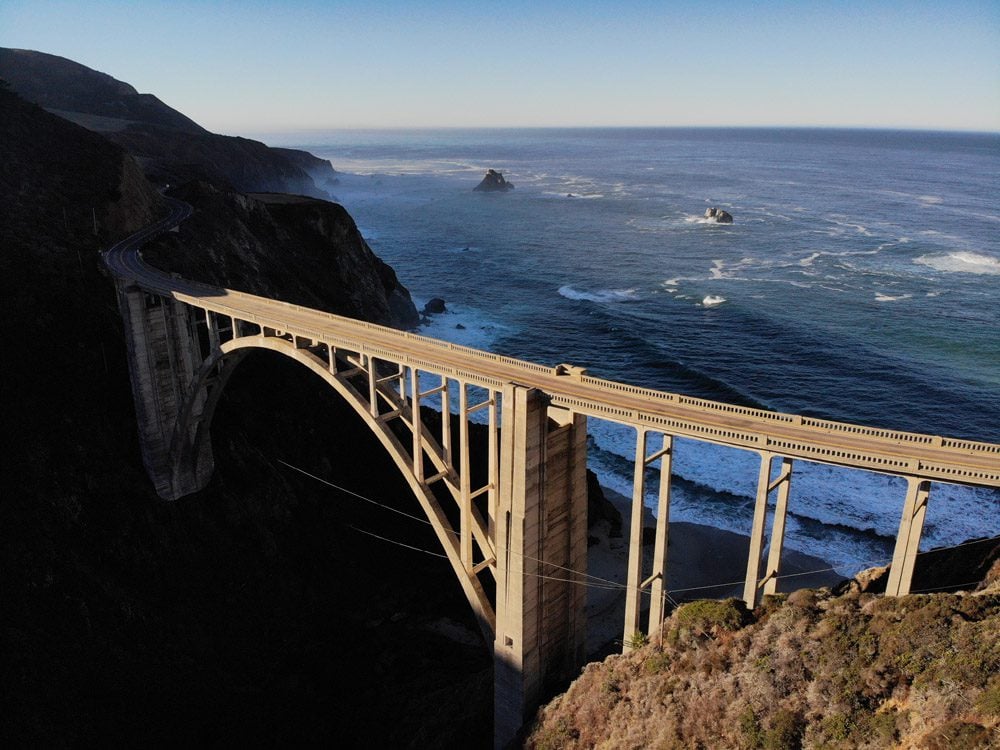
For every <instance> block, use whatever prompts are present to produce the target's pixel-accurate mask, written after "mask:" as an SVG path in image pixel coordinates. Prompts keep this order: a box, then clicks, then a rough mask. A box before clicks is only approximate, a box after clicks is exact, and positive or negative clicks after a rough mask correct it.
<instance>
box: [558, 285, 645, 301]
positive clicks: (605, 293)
mask: <svg viewBox="0 0 1000 750" xmlns="http://www.w3.org/2000/svg"><path fill="white" fill-rule="evenodd" d="M559 294H560V295H561V296H563V297H565V298H566V299H572V300H585V301H587V302H624V301H625V300H630V299H635V296H636V290H635V289H599V290H597V291H596V292H585V291H580V290H579V289H574V288H573V287H571V286H569V285H568V284H567V285H565V286H561V287H559Z"/></svg>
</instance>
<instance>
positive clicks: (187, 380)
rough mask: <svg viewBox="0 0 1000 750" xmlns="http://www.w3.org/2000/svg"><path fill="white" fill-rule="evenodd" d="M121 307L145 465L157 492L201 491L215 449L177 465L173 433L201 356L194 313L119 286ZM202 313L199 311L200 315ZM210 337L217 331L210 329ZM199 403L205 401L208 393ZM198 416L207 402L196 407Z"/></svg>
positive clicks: (175, 495)
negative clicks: (184, 463) (173, 452)
mask: <svg viewBox="0 0 1000 750" xmlns="http://www.w3.org/2000/svg"><path fill="white" fill-rule="evenodd" d="M118 308H119V310H120V312H121V315H122V321H123V324H124V327H125V342H126V349H127V353H128V363H129V376H130V380H131V382H132V395H133V398H134V401H135V410H136V418H137V421H138V428H139V430H138V432H139V445H140V448H141V451H142V460H143V464H144V465H145V467H146V472H147V473H148V474H149V477H150V479H151V480H152V482H153V485H154V486H155V488H156V493H157V494H158V495H159V496H160V497H162V498H163V499H165V500H176V499H177V498H179V497H183V496H184V495H189V494H191V493H192V492H197V491H198V490H200V489H202V488H203V487H204V486H205V484H206V483H207V482H208V480H209V479H210V478H211V475H212V470H213V467H214V465H213V461H212V456H211V450H210V449H209V450H207V451H202V453H204V454H205V455H201V456H198V457H197V458H198V460H197V461H195V460H192V461H190V462H187V463H188V465H187V466H184V465H181V466H179V467H178V466H175V462H174V460H173V457H172V453H171V451H172V446H173V445H174V433H175V430H176V427H177V419H178V415H179V414H180V413H181V411H182V406H183V405H184V404H185V401H186V400H187V398H188V396H189V391H190V389H191V388H192V386H193V384H194V382H195V375H196V373H197V372H198V368H199V366H200V364H201V361H202V357H201V351H200V346H199V343H198V337H197V332H196V330H195V327H194V326H195V322H194V319H193V314H194V313H195V312H196V311H197V309H196V308H191V307H189V306H187V305H185V304H182V303H180V302H177V301H175V300H174V299H172V298H169V297H161V296H159V295H156V294H152V293H150V292H145V291H143V290H142V289H140V288H138V287H135V286H130V285H127V284H126V283H125V282H124V281H119V282H118ZM197 312H200V311H197ZM209 333H210V335H212V334H214V335H215V336H217V334H216V333H215V329H214V328H213V327H212V326H211V325H210V326H209ZM200 400H201V401H202V402H204V394H201V396H200ZM195 406H196V407H197V409H198V411H200V410H201V407H202V406H203V403H200V404H196V405H195Z"/></svg>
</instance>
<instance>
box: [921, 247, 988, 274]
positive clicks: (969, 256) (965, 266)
mask: <svg viewBox="0 0 1000 750" xmlns="http://www.w3.org/2000/svg"><path fill="white" fill-rule="evenodd" d="M916 262H917V263H920V264H922V265H925V266H929V267H931V268H933V269H934V270H935V271H944V272H945V273H975V274H988V275H991V276H996V275H1000V258H994V257H993V256H992V255H983V254H982V253H973V252H968V251H961V252H957V253H948V254H946V255H921V256H920V257H919V258H917V259H916Z"/></svg>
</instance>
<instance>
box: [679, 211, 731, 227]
mask: <svg viewBox="0 0 1000 750" xmlns="http://www.w3.org/2000/svg"><path fill="white" fill-rule="evenodd" d="M684 221H685V222H687V223H688V224H717V225H718V226H721V227H728V226H732V225H731V224H719V222H717V221H716V220H715V219H714V218H708V217H706V216H702V215H701V214H689V215H687V216H685V217H684Z"/></svg>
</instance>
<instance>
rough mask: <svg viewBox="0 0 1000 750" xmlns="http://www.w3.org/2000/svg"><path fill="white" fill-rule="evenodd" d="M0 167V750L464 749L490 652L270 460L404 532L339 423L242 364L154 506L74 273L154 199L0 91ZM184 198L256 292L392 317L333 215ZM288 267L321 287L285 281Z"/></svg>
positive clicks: (377, 266) (100, 308)
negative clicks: (172, 486)
mask: <svg viewBox="0 0 1000 750" xmlns="http://www.w3.org/2000/svg"><path fill="white" fill-rule="evenodd" d="M0 163H2V164H3V165H4V168H3V170H0V202H2V205H3V206H4V210H3V212H2V214H0V217H2V218H0V300H2V301H3V315H4V320H5V323H6V331H7V341H8V347H9V348H8V350H7V354H6V355H5V356H4V357H3V360H2V361H3V365H2V373H3V380H4V383H5V387H4V389H3V395H2V398H0V419H2V421H3V425H4V430H3V441H4V445H3V455H4V472H3V476H2V479H0V498H2V501H0V570H2V575H0V602H2V605H0V651H2V652H3V653H4V655H5V656H4V659H3V667H2V669H0V705H2V706H3V710H2V711H0V745H2V746H4V747H25V746H29V747H31V746H34V747H59V746H81V745H82V746H97V745H106V744H108V743H109V742H110V743H113V744H115V745H124V746H140V745H141V746H150V745H153V746H163V745H167V746H178V745H204V744H226V745H245V746H259V745H274V744H285V745H287V744H311V745H317V744H333V743H336V744H337V745H338V746H341V747H361V746H366V747H370V746H373V745H376V746H396V747H408V746H410V747H470V746H473V747H475V746H479V747H485V746H488V745H489V743H490V737H491V733H492V722H491V717H492V702H491V701H492V693H491V685H492V670H491V661H490V657H489V651H488V649H487V648H486V646H485V645H484V644H483V643H482V641H481V638H480V636H479V634H478V631H477V629H476V624H475V621H474V620H473V618H472V616H471V612H470V610H469V607H468V604H467V603H466V601H465V598H464V596H463V595H462V592H461V589H460V587H459V586H458V583H457V582H456V581H455V579H454V575H453V573H452V572H451V569H450V567H449V566H448V564H447V563H446V562H445V561H442V560H440V559H439V558H435V557H432V556H429V555H425V554H423V553H419V552H414V551H412V550H407V549H403V548H400V547H396V546H394V545H392V544H389V543H386V542H382V541H379V540H375V539H373V538H372V537H370V536H367V535H366V534H365V533H363V532H364V531H370V532H375V533H378V534H380V535H382V536H385V537H388V538H390V539H398V540H403V541H406V542H407V543H410V544H414V545H416V546H420V547H424V548H427V549H434V548H435V544H436V542H435V540H434V538H433V535H432V534H431V533H430V532H429V531H428V530H427V529H428V527H426V526H425V525H423V524H418V523H416V522H414V521H412V520H411V519H408V518H405V517H402V516H398V515H396V514H393V513H389V512H386V511H384V510H382V509H381V508H379V507H378V506H374V505H370V504H368V503H364V502H362V501H359V500H357V499H356V498H352V496H351V495H348V494H346V493H343V492H339V491H336V490H334V489H332V488H330V487H328V486H326V485H323V484H321V483H319V482H317V481H316V480H313V479H309V478H308V477H305V476H304V475H302V474H300V473H298V472H295V471H293V470H291V469H289V468H288V467H286V466H284V465H283V464H281V463H280V460H285V461H289V462H291V463H294V464H295V465H297V466H302V467H303V468H305V469H307V470H309V471H311V472H313V473H315V474H317V475H319V476H322V477H323V478H325V479H328V480H331V481H336V482H337V483H338V484H340V485H342V486H345V487H349V488H351V489H353V490H355V491H359V492H362V493H364V494H365V495H366V496H368V497H371V498H374V499H377V500H378V501H379V502H381V503H384V504H388V505H391V506H394V507H398V508H400V509H404V510H407V511H408V512H419V511H418V509H417V507H416V501H415V500H413V499H412V495H411V494H410V493H409V492H408V490H407V488H406V485H405V483H403V482H402V481H401V480H400V478H399V476H398V474H397V472H396V470H395V468H394V467H393V465H392V464H391V462H390V461H389V460H388V458H387V457H386V456H385V454H384V451H382V450H381V449H380V448H379V447H378V446H377V441H375V439H374V438H373V437H372V436H371V434H370V433H369V432H368V431H367V429H365V428H364V427H363V426H362V424H361V423H360V420H359V419H358V418H357V416H356V415H354V414H353V412H351V411H350V410H349V409H348V408H346V407H345V406H344V404H343V403H341V402H340V401H339V400H338V399H336V398H334V396H333V394H332V392H330V391H329V390H328V389H326V388H323V387H321V386H320V384H319V383H318V382H317V381H315V379H314V378H313V376H312V375H310V374H309V373H307V372H306V371H304V370H303V369H302V368H299V367H295V366H293V365H291V364H290V363H287V362H286V361H285V360H282V359H280V358H276V357H273V356H272V357H269V356H267V355H266V354H260V355H255V356H252V357H250V358H248V360H247V361H246V362H245V363H244V364H242V365H241V367H240V369H239V370H238V371H237V372H236V373H235V374H234V376H233V379H232V381H231V382H230V384H229V386H228V387H227V391H226V393H225V395H224V396H223V399H222V401H221V403H220V405H219V410H218V412H217V414H216V419H215V422H214V426H213V439H214V440H213V442H214V446H215V455H216V466H217V470H216V474H215V477H214V478H213V481H212V483H211V484H210V486H209V487H208V488H207V489H206V490H205V491H203V492H201V493H199V494H198V495H196V496H192V497H188V498H184V499H182V500H180V501H177V502H174V503H166V502H163V501H161V500H159V499H158V498H157V497H156V495H155V493H154V491H153V489H152V486H151V485H150V482H149V480H148V478H147V477H146V475H145V472H144V471H143V468H142V461H141V458H140V456H139V450H138V440H137V437H136V434H135V430H136V422H135V414H134V407H133V404H132V397H131V391H130V385H129V377H128V371H127V368H126V363H125V342H124V338H123V336H122V330H121V321H120V318H119V314H118V311H117V307H116V303H115V297H114V291H113V286H112V283H111V281H110V279H108V278H107V277H106V275H105V273H104V271H103V269H102V266H101V262H100V256H99V249H100V248H102V247H106V246H108V245H109V244H110V243H111V242H113V241H114V240H115V239H117V238H119V237H120V236H122V235H125V234H128V233H129V232H131V231H133V230H135V229H137V228H139V227H141V226H143V225H145V224H147V223H149V222H150V221H151V220H153V219H155V218H157V217H159V216H160V215H161V214H162V212H163V207H162V206H161V201H160V198H159V195H158V194H157V192H156V191H155V190H154V189H153V188H152V187H151V186H150V185H149V184H148V183H147V182H146V181H145V179H144V178H143V177H142V174H141V172H140V170H139V169H138V167H137V166H136V164H135V163H134V162H133V161H132V159H131V158H130V157H129V156H128V155H127V154H126V153H125V152H123V151H122V150H121V148H120V147H118V146H116V145H114V144H112V143H110V142H108V141H106V140H105V139H103V138H102V137H101V136H99V135H98V134H95V133H93V132H91V131H88V130H85V129H83V128H81V127H78V126H77V125H74V124H72V123H70V122H67V121H66V120H64V119H61V118H58V117H55V116H53V115H51V114H49V113H47V112H45V111H43V110H42V109H40V108H39V107H37V106H35V105H33V104H28V103H26V102H24V101H22V100H21V99H19V98H18V97H16V96H15V95H13V94H11V93H9V92H8V91H7V90H6V89H3V90H0ZM192 190H195V191H198V190H204V191H205V194H204V196H203V198H202V202H201V203H200V204H199V201H198V200H196V201H195V203H196V214H195V216H194V217H193V218H192V219H191V223H190V226H189V227H185V229H184V237H185V239H186V240H189V241H190V242H191V243H192V246H194V247H205V248H208V247H214V246H216V243H218V244H219V245H221V246H225V247H230V248H231V247H233V246H234V245H238V244H239V243H242V242H243V241H246V242H248V243H250V244H251V245H253V246H254V247H267V246H269V244H270V243H272V242H278V241H280V240H281V238H285V244H284V245H281V244H280V243H279V245H278V247H279V248H280V251H281V253H283V255H282V256H281V257H280V258H278V259H276V260H275V261H274V262H275V263H276V264H279V265H282V264H283V266H284V268H285V269H286V274H287V275H288V277H290V278H288V279H285V280H284V281H283V280H281V279H278V280H263V279H261V280H259V281H260V283H268V284H271V285H273V286H276V287H281V288H282V289H283V290H284V291H285V292H287V293H288V294H290V295H294V294H298V293H303V294H308V295H309V296H308V299H310V300H315V301H316V303H317V304H320V305H321V306H328V307H333V306H337V305H339V306H340V308H339V309H341V310H342V311H344V312H347V313H348V314H353V315H355V316H356V317H377V318H380V319H382V320H397V322H399V321H400V320H402V319H403V317H405V315H406V314H411V315H412V314H413V311H412V304H411V303H409V307H407V302H408V296H407V295H405V289H403V288H402V287H401V286H398V283H397V282H395V276H394V274H392V273H391V269H388V267H387V266H384V265H383V264H381V262H380V261H378V259H377V258H375V256H373V255H370V250H368V249H367V247H362V246H361V245H360V244H358V242H356V241H355V240H353V239H351V238H352V237H353V234H354V233H356V228H355V227H354V224H353V221H351V220H350V217H348V216H347V215H346V213H344V212H343V210H342V209H340V208H339V207H335V206H328V205H325V204H324V205H317V206H308V205H307V206H304V207H303V208H301V209H297V210H292V209H290V210H283V209H282V208H280V207H279V208H274V209H273V210H272V208H265V207H264V204H263V203H262V202H260V201H256V200H251V199H243V201H242V204H241V202H240V201H241V198H240V196H238V195H236V194H233V193H230V192H228V191H226V190H224V189H222V188H217V187H213V188H207V187H201V188H199V187H192ZM213 191H215V192H213ZM189 197H190V196H189ZM248 212H249V213H252V214H254V218H252V219H250V218H248V217H249V214H248ZM95 220H96V226H97V230H96V234H95V233H94V223H95ZM244 222H246V223H244ZM320 225H322V231H321V230H320V228H319V226H320ZM304 238H309V247H308V248H307V250H306V251H305V252H306V253H307V254H306V255H304V256H303V257H302V258H299V257H298V256H297V255H296V254H295V253H296V245H297V244H298V243H299V242H300V241H302V240H303V239H304ZM172 242H173V241H172V240H171V239H169V238H168V239H167V240H166V241H165V242H164V247H165V248H167V249H169V246H171V245H172ZM342 242H343V243H347V244H346V245H341V244H339V243H342ZM351 243H353V244H351ZM348 245H349V246H348ZM359 258H361V259H364V258H367V259H368V260H367V261H366V264H360V265H359V264H358V262H357V261H358V259H359ZM241 260H243V261H245V260H246V256H240V260H237V259H231V260H230V261H229V262H230V263H231V267H233V268H235V269H236V270H237V271H241V272H243V271H245V269H242V266H241V262H240V261H241ZM193 262H195V263H197V261H193ZM224 263H225V262H224ZM300 263H301V264H302V265H303V266H306V267H309V268H310V269H311V271H310V272H311V273H314V274H317V275H319V274H322V275H321V276H320V277H319V278H317V279H307V280H305V281H303V282H299V281H296V280H295V279H294V278H293V277H294V276H295V274H294V269H295V268H296V267H298V266H299V264H300ZM243 278H244V279H245V282H246V284H247V285H248V286H249V288H250V290H251V291H254V290H255V288H256V287H255V286H254V282H256V281H258V280H257V279H255V277H254V275H253V274H246V273H244V276H243ZM223 280H226V279H223ZM342 280H343V283H352V284H353V283H357V284H361V285H363V286H364V288H365V290H366V291H365V299H364V300H363V301H361V300H359V299H358V297H357V296H356V295H354V294H353V292H352V290H351V289H350V288H345V286H343V284H342V283H341V281H342ZM314 282H315V283H314ZM319 282H321V283H319ZM311 284H312V285H311ZM392 296H395V297H396V298H397V303H394V304H395V306H394V304H390V297H392ZM362 302H363V303H362ZM394 309H398V310H399V311H400V313H401V317H400V318H398V319H397V318H394V317H393V316H394V315H395V314H396V313H394V312H393V310H394ZM387 316H388V318H387ZM318 386H319V387H318ZM415 582H419V584H418V583H415Z"/></svg>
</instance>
